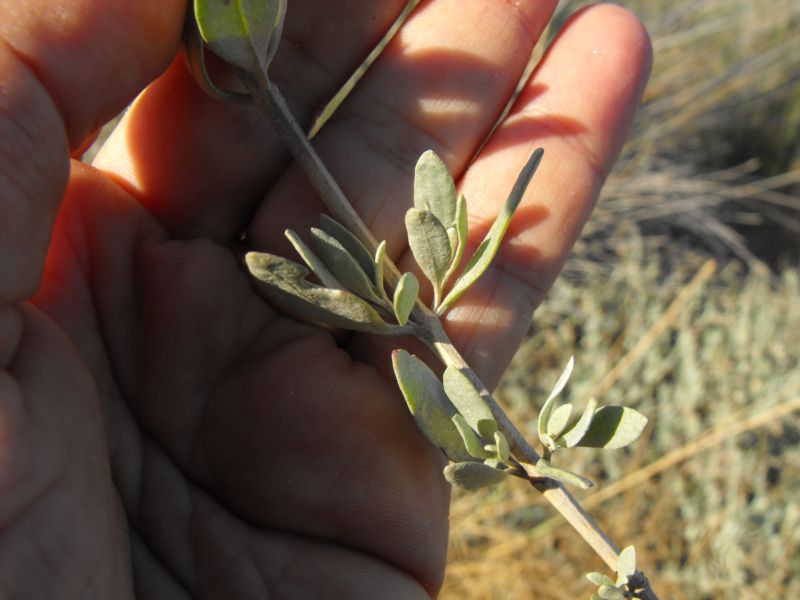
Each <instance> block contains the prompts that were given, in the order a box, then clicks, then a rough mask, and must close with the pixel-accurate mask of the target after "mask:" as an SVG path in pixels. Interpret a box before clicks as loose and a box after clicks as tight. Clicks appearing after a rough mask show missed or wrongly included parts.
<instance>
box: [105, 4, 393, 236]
mask: <svg viewBox="0 0 800 600" xmlns="http://www.w3.org/2000/svg"><path fill="white" fill-rule="evenodd" d="M405 4H406V0H380V1H376V2H371V3H369V5H368V6H366V7H365V5H364V4H363V3H353V2H346V1H343V0H342V1H338V2H315V1H313V0H303V1H298V2H292V3H291V4H290V6H289V10H288V14H287V23H286V27H285V30H284V34H283V41H282V43H281V46H280V50H279V52H278V54H277V56H276V58H275V61H274V63H273V65H272V66H271V67H270V71H269V72H270V77H271V78H272V79H273V80H274V81H276V82H277V84H278V86H279V87H280V88H281V89H282V90H283V92H284V94H285V95H286V96H287V98H288V99H289V101H290V104H291V108H292V111H293V112H294V115H295V117H296V118H297V120H298V122H300V123H301V124H302V125H303V126H304V127H308V126H309V125H310V124H311V121H312V119H313V117H314V114H315V113H316V111H317V110H319V109H320V108H321V106H322V105H323V104H324V103H325V102H327V100H328V99H329V98H330V97H331V96H332V95H333V94H334V93H335V92H336V91H337V90H338V88H339V86H341V84H342V83H344V81H345V80H346V79H347V77H349V76H350V74H351V73H352V72H353V70H354V69H355V68H356V67H357V66H358V65H359V64H360V62H361V61H362V60H363V58H364V56H366V55H367V53H368V52H369V51H370V50H371V49H372V47H373V46H374V45H375V43H376V42H377V41H378V40H379V39H380V37H381V36H382V35H383V34H384V32H385V31H386V30H387V29H388V28H389V26H390V25H391V24H392V22H393V21H394V19H395V18H396V17H397V15H398V14H399V13H400V12H401V10H402V8H403V6H404V5H405ZM215 74H216V76H217V77H220V78H222V80H221V81H220V80H217V81H216V82H217V83H218V84H220V85H222V86H223V87H226V84H227V86H228V87H235V86H236V82H235V81H233V80H232V79H231V78H230V77H228V78H227V79H226V78H225V72H224V70H223V69H219V70H217V71H215ZM229 75H230V74H229V73H228V76H229ZM287 162H288V156H287V153H286V152H285V150H284V147H283V145H282V143H281V142H280V141H279V140H278V139H277V137H276V136H275V135H274V134H273V133H272V130H271V127H270V125H269V123H268V122H267V119H266V117H264V115H262V114H261V113H259V112H258V110H257V109H255V108H252V107H246V106H230V105H224V104H222V103H220V102H218V101H217V100H214V99H212V98H209V97H208V96H207V95H206V94H205V93H204V92H202V91H201V90H200V89H199V88H198V86H197V84H196V83H195V82H194V80H193V79H192V78H191V77H190V75H189V74H188V72H187V70H186V67H185V66H184V64H183V61H180V60H179V61H176V62H175V63H174V64H173V65H172V67H171V68H170V70H169V72H168V73H167V74H166V75H165V76H164V77H162V78H161V79H160V80H159V81H157V82H156V83H155V84H154V85H153V86H151V87H150V88H148V89H147V90H146V91H145V93H144V94H142V96H141V97H140V98H138V100H137V101H136V103H135V104H134V105H133V106H132V107H131V109H130V110H129V111H128V112H127V113H126V116H125V119H124V120H123V121H122V123H121V124H120V127H118V128H117V130H116V131H115V132H114V134H113V135H112V137H111V138H110V139H109V141H108V142H107V143H106V144H105V146H104V147H103V149H102V151H101V152H100V155H99V156H98V158H97V160H96V161H95V166H98V167H100V168H102V169H104V170H106V171H108V172H110V173H112V174H114V175H115V177H116V178H118V179H119V180H120V181H122V182H124V183H125V185H126V187H128V188H129V189H130V190H131V191H132V192H133V193H134V194H135V195H136V196H137V197H138V198H139V200H140V201H141V202H142V203H143V204H144V205H146V206H147V207H148V208H149V209H150V211H151V212H153V213H154V214H156V215H157V216H158V217H159V219H160V220H161V222H162V223H163V224H164V225H165V226H166V228H167V230H168V231H169V232H170V233H171V234H172V235H173V236H178V237H196V236H206V237H211V238H214V239H217V240H221V241H229V240H230V239H231V238H232V237H234V236H238V235H239V234H240V233H241V232H242V230H243V229H244V228H245V226H246V224H247V222H248V221H249V218H250V217H251V215H252V212H253V210H254V209H255V207H256V206H257V205H258V204H259V203H260V202H261V200H262V199H263V197H264V194H265V193H266V190H267V189H269V187H270V185H271V183H272V181H273V180H274V179H275V178H276V177H277V176H278V174H279V173H280V172H281V171H282V170H283V168H285V166H286V164H287Z"/></svg>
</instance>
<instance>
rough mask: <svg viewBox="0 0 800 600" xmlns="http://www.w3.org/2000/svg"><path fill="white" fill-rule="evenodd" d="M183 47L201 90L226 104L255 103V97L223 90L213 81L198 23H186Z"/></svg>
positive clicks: (190, 68)
mask: <svg viewBox="0 0 800 600" xmlns="http://www.w3.org/2000/svg"><path fill="white" fill-rule="evenodd" d="M183 45H184V48H185V50H186V59H187V62H188V66H189V71H190V72H191V74H192V77H194V80H195V81H196V82H197V85H198V86H200V89H202V90H203V91H204V92H205V93H206V94H208V95H209V96H211V97H212V98H214V99H216V100H219V101H220V102H224V103H226V104H252V103H253V97H252V96H251V95H250V94H242V93H238V92H229V91H227V90H223V89H222V88H220V87H218V86H217V84H215V83H214V81H213V80H212V79H211V75H210V74H209V73H208V68H207V66H206V47H205V44H204V43H203V37H202V36H201V34H200V29H199V28H198V26H197V21H195V22H194V23H186V26H185V27H184V31H183Z"/></svg>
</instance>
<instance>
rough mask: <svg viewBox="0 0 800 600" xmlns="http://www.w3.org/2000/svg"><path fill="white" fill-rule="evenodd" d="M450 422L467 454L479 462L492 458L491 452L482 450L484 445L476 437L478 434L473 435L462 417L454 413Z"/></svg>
mask: <svg viewBox="0 0 800 600" xmlns="http://www.w3.org/2000/svg"><path fill="white" fill-rule="evenodd" d="M452 421H453V424H454V425H455V426H456V429H458V433H459V434H460V435H461V439H462V440H463V441H464V447H465V448H466V449H467V452H469V454H470V456H473V457H474V458H479V459H481V460H483V459H485V458H491V457H492V452H489V451H487V450H486V449H485V448H484V446H485V445H486V444H485V443H484V441H483V440H482V439H480V438H479V437H478V434H477V433H475V430H474V429H472V427H470V426H469V423H467V420H466V419H465V418H464V416H463V415H461V414H459V413H456V414H455V415H453V418H452Z"/></svg>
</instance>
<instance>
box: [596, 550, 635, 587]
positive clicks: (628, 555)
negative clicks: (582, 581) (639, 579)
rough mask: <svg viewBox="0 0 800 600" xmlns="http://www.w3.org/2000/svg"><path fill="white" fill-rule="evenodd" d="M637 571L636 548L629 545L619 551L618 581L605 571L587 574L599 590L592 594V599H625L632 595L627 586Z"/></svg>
mask: <svg viewBox="0 0 800 600" xmlns="http://www.w3.org/2000/svg"><path fill="white" fill-rule="evenodd" d="M635 573H636V549H635V548H634V547H633V546H628V547H627V548H625V549H624V550H623V551H622V552H620V553H619V559H618V560H617V579H616V581H614V580H613V579H611V577H609V576H608V575H606V574H605V573H598V572H596V571H593V572H591V573H587V574H586V578H587V579H588V580H589V581H591V582H592V583H593V584H594V585H596V586H597V591H596V592H594V594H592V600H624V599H625V598H629V597H631V596H630V594H629V593H628V591H629V590H626V587H627V586H628V583H629V582H630V580H631V577H633V575H634V574H635ZM637 597H638V596H637Z"/></svg>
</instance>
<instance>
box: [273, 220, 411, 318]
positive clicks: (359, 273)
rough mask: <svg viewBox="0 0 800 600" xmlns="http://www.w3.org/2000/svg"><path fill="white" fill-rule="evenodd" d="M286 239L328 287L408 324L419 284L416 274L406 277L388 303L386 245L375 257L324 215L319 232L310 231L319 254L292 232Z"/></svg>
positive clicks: (384, 244) (347, 232)
mask: <svg viewBox="0 0 800 600" xmlns="http://www.w3.org/2000/svg"><path fill="white" fill-rule="evenodd" d="M286 236H287V237H288V238H289V241H290V242H291V243H292V245H293V246H294V248H295V250H296V251H297V253H298V254H299V255H300V257H301V258H302V259H303V261H304V262H305V263H306V265H308V267H309V268H310V269H311V270H312V271H313V272H314V274H315V275H316V276H317V278H318V279H319V280H320V282H321V283H322V284H323V285H324V286H325V287H328V288H332V289H341V290H347V291H349V292H351V293H353V294H355V295H357V296H358V297H360V298H362V299H363V300H366V301H367V302H370V303H372V304H373V305H375V306H377V307H379V308H382V309H392V310H394V313H395V318H396V319H397V322H398V323H399V324H400V325H405V324H406V322H407V321H408V317H409V315H410V314H411V311H412V310H413V308H414V304H415V303H416V300H417V296H418V294H419V282H418V281H417V279H416V277H414V275H413V274H411V273H406V274H404V275H403V276H402V277H401V279H400V281H399V282H398V285H397V288H396V289H395V294H394V299H393V301H392V302H390V301H389V299H388V297H387V296H386V290H385V288H384V280H383V272H384V261H385V253H386V242H381V243H380V245H379V246H378V248H377V249H376V251H375V256H374V257H373V256H372V255H371V254H370V252H369V251H368V250H367V248H366V247H365V246H364V245H363V244H362V243H361V241H360V240H359V239H358V238H357V237H356V236H355V235H353V234H352V233H351V232H350V231H349V230H348V229H347V228H346V227H344V226H343V225H341V224H340V223H338V222H337V221H335V220H333V219H331V218H330V217H328V216H327V215H324V214H323V215H320V228H319V229H317V228H312V229H311V240H312V243H313V245H314V248H315V250H316V253H315V252H314V251H312V250H311V248H309V247H308V246H307V245H306V244H305V243H304V242H303V241H302V240H301V239H300V237H299V236H298V235H297V234H296V233H294V232H293V231H287V232H286Z"/></svg>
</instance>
